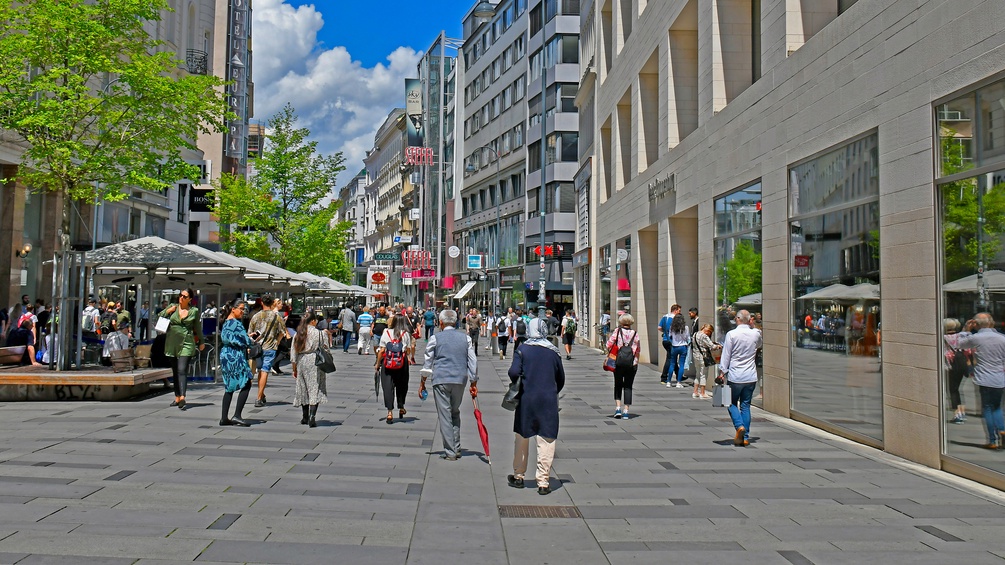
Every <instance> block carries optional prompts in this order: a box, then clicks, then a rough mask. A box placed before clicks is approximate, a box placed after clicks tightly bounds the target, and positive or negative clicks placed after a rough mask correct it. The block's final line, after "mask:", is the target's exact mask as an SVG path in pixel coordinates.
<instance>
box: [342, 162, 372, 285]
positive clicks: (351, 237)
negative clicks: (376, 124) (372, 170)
mask: <svg viewBox="0 0 1005 565" xmlns="http://www.w3.org/2000/svg"><path fill="white" fill-rule="evenodd" d="M367 182H368V180H367V173H366V169H360V171H359V172H358V173H356V175H355V176H353V177H352V178H351V179H349V182H347V183H346V184H345V186H343V187H342V188H340V189H339V193H338V200H339V202H340V205H339V209H338V214H337V215H336V216H335V219H336V220H337V221H340V222H349V223H350V224H351V226H350V228H349V232H348V239H347V241H346V246H345V253H346V259H347V260H348V261H349V264H350V265H352V268H353V278H352V284H365V282H366V281H365V278H366V267H365V266H364V264H365V260H366V246H365V244H364V242H363V234H364V233H366V217H367V208H366V204H367V201H366V185H367Z"/></svg>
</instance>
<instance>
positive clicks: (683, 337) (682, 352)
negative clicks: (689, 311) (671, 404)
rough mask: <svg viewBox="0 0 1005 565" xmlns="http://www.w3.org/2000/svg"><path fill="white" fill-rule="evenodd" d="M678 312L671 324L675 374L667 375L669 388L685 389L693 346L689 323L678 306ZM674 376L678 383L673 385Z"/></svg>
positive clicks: (672, 357)
mask: <svg viewBox="0 0 1005 565" xmlns="http://www.w3.org/2000/svg"><path fill="white" fill-rule="evenodd" d="M675 306H676V305H675ZM676 310H677V311H676V314H674V317H673V321H672V322H671V323H670V360H671V368H672V369H673V372H672V373H668V374H667V388H670V387H671V386H673V387H675V388H684V369H686V368H687V365H686V364H685V362H686V360H687V352H688V349H690V346H691V330H690V329H688V327H687V322H685V321H684V316H682V315H681V313H680V306H677V309H676ZM674 375H676V378H677V382H674V383H671V381H672V380H673V377H674Z"/></svg>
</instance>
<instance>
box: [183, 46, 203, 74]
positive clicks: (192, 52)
mask: <svg viewBox="0 0 1005 565" xmlns="http://www.w3.org/2000/svg"><path fill="white" fill-rule="evenodd" d="M208 65H209V62H208V57H207V56H206V52H205V51H200V50H198V49H189V50H188V53H186V55H185V66H186V67H188V72H189V73H190V74H193V75H204V74H206V73H207V72H208V70H209V66H208Z"/></svg>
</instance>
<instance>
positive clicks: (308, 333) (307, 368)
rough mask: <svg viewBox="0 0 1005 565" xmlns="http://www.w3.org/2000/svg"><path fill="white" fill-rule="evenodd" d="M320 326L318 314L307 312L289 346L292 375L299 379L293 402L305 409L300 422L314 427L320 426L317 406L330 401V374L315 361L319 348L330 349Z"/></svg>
mask: <svg viewBox="0 0 1005 565" xmlns="http://www.w3.org/2000/svg"><path fill="white" fill-rule="evenodd" d="M317 325H318V318H317V316H315V315H314V313H313V312H308V313H306V314H305V315H304V317H303V318H301V320H300V325H299V326H298V327H297V335H296V336H295V337H294V338H293V344H292V345H291V347H290V355H291V358H290V360H291V361H292V363H293V378H294V379H296V381H297V385H296V388H295V389H294V392H293V405H294V406H299V407H300V408H301V410H302V412H303V418H301V419H300V423H301V424H304V425H307V426H309V427H312V428H315V427H317V425H318V424H317V414H318V405H319V404H324V403H326V402H328V386H327V380H328V379H327V377H328V376H327V375H326V374H325V373H323V372H321V371H320V370H318V368H317V366H316V365H315V364H314V361H315V359H316V358H317V354H318V353H317V352H318V349H328V340H327V339H324V337H323V336H322V335H321V330H319V329H318V328H317Z"/></svg>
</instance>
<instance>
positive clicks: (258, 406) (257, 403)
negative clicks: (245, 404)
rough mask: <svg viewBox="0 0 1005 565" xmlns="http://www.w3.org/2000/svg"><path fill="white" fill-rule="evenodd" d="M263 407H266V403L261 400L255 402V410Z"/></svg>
mask: <svg viewBox="0 0 1005 565" xmlns="http://www.w3.org/2000/svg"><path fill="white" fill-rule="evenodd" d="M263 406H265V401H264V400H262V399H261V398H259V399H258V400H256V401H255V408H261V407H263Z"/></svg>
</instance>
